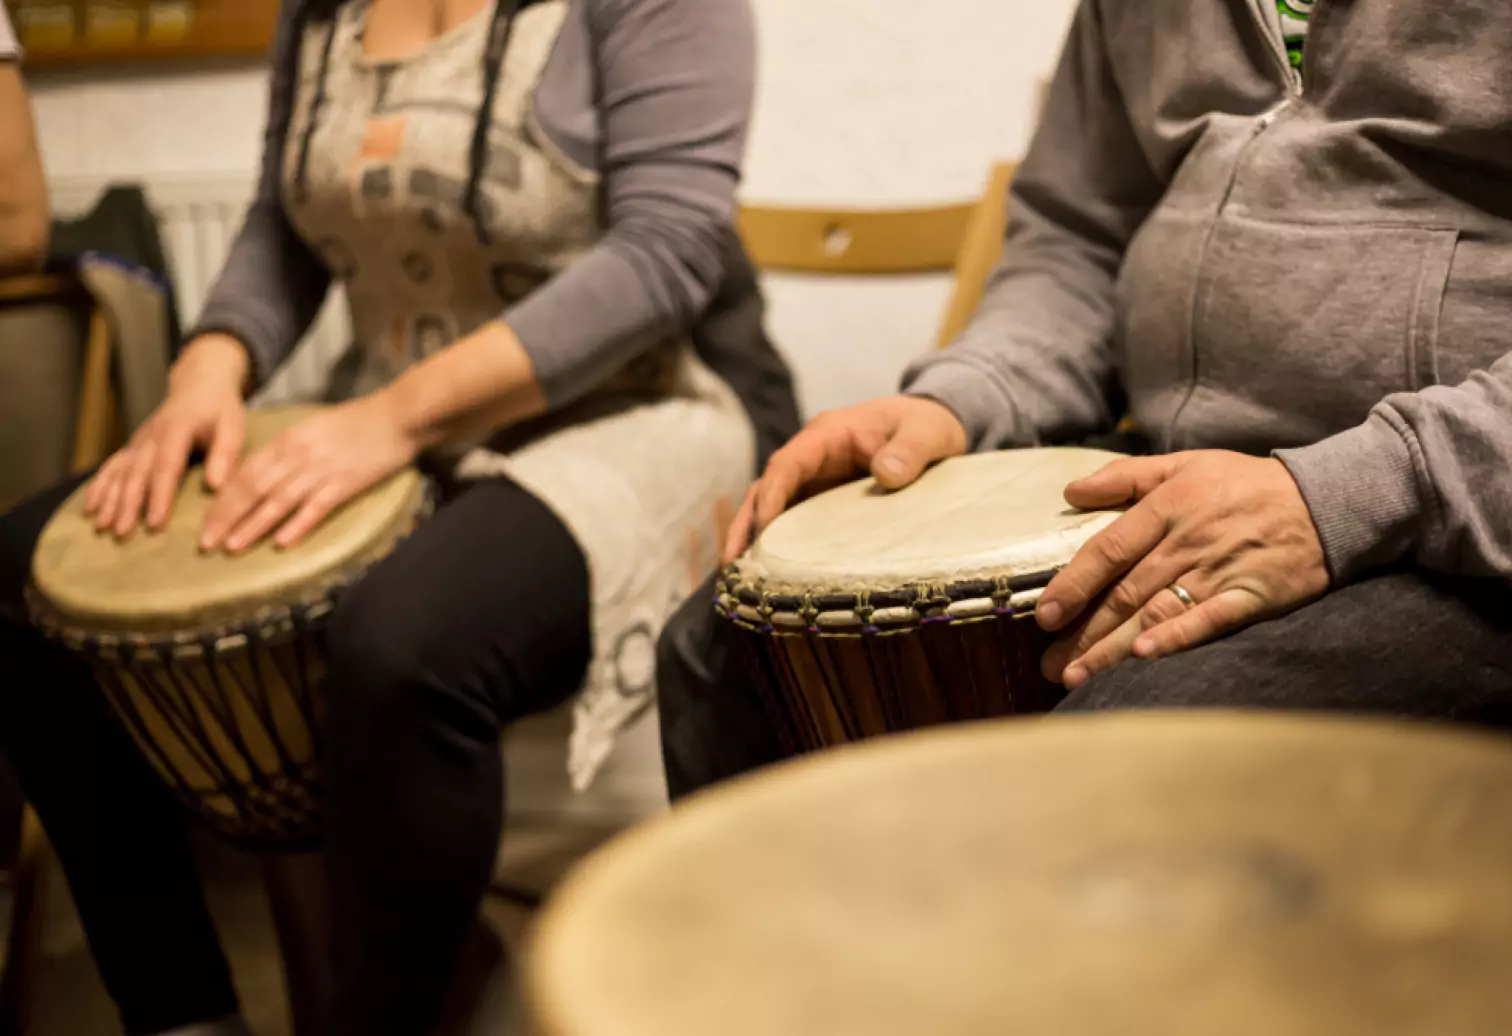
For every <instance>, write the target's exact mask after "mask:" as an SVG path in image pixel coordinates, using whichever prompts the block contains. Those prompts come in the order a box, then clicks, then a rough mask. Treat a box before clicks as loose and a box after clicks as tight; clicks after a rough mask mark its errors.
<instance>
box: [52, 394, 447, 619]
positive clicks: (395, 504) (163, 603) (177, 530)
mask: <svg viewBox="0 0 1512 1036" xmlns="http://www.w3.org/2000/svg"><path fill="white" fill-rule="evenodd" d="M314 412H315V408H310V407H288V408H282V409H279V410H270V411H259V412H254V413H250V414H248V415H247V451H248V452H250V451H251V450H254V449H256V448H258V447H259V446H261V445H263V444H265V443H267V442H269V441H270V440H272V439H273V438H274V437H275V436H277V435H278V434H279V433H280V432H282V431H283V430H284V429H286V428H288V427H290V426H292V425H293V424H295V423H296V422H298V421H299V420H301V419H303V418H305V417H308V416H309V415H310V414H312V413H314ZM86 488H87V487H81V488H80V489H79V490H78V491H77V492H76V493H74V494H73V495H72V496H71V497H69V499H68V500H67V501H66V502H65V503H64V504H63V506H62V507H61V508H59V510H58V512H57V513H56V514H55V515H54V516H53V518H52V520H51V521H50V522H49V523H48V525H47V527H46V529H44V530H43V533H42V537H41V539H40V540H39V541H38V544H37V550H36V554H35V556H34V558H33V562H32V578H33V582H34V584H35V587H36V590H37V592H38V593H39V594H40V596H41V597H42V598H43V600H44V603H45V605H46V607H47V608H48V609H49V610H50V611H52V612H53V613H55V614H54V616H53V618H54V619H56V620H57V621H58V622H59V623H60V624H62V625H65V626H66V627H68V628H69V629H71V630H73V631H74V632H77V633H81V634H91V633H108V634H117V635H130V634H149V633H160V632H190V631H193V630H198V629H203V628H206V627H207V626H213V625H215V624H218V623H224V622H228V621H229V622H236V621H250V620H253V619H255V618H256V617H257V612H258V611H259V610H260V609H265V608H269V607H275V606H288V605H295V604H300V603H307V602H308V601H309V600H310V598H311V597H312V596H313V597H319V596H321V595H323V594H324V593H325V591H326V590H327V589H328V588H329V587H330V586H332V585H339V584H340V583H343V582H346V581H349V580H350V579H351V578H352V577H353V574H354V572H357V571H361V569H362V568H365V567H366V566H367V565H368V564H369V563H371V562H372V561H373V560H375V558H376V557H379V556H382V554H384V553H387V552H388V550H389V549H391V548H392V546H393V544H394V542H395V540H397V539H398V538H399V537H400V536H402V535H404V533H405V532H407V531H408V529H409V528H410V526H411V524H412V523H413V522H414V520H415V517H416V515H417V514H418V513H419V511H420V509H421V507H422V506H423V502H424V499H425V488H424V484H423V481H422V479H421V477H420V476H419V474H418V473H416V472H415V471H413V470H406V471H403V472H400V473H399V474H397V475H394V476H393V477H391V478H389V479H387V480H386V481H384V482H382V483H380V484H379V485H377V486H375V487H374V488H373V489H371V490H369V491H368V492H367V493H366V494H364V495H362V496H360V497H358V498H357V499H356V500H353V501H352V502H351V503H349V504H347V505H346V506H345V507H343V508H341V509H340V510H339V511H337V512H336V513H335V514H334V515H332V516H331V517H330V518H328V519H327V520H326V521H325V522H324V523H323V524H322V525H321V526H320V527H319V528H317V529H316V530H315V531H314V532H313V533H312V534H310V535H309V536H308V537H306V538H305V540H304V541H303V542H301V543H300V544H299V545H298V546H296V547H294V548H292V549H290V550H278V549H276V548H275V547H274V546H273V544H272V542H271V540H264V541H263V542H262V543H259V544H258V545H257V546H255V547H253V548H252V549H251V550H249V551H247V552H246V553H244V554H241V555H239V556H236V557H231V556H228V555H226V554H223V553H215V554H202V553H201V552H200V550H199V548H198V541H199V533H200V527H201V526H202V524H203V523H204V518H205V513H206V512H207V511H208V510H209V508H210V504H211V502H212V500H213V499H214V498H213V496H212V495H211V494H210V492H209V491H208V490H207V489H206V487H205V484H204V472H203V469H199V468H196V469H195V470H193V471H191V472H190V473H189V475H188V477H187V478H186V479H185V480H184V485H183V487H182V488H181V489H180V491H179V494H178V499H177V500H176V502H175V503H174V507H173V516H172V518H170V519H169V522H168V525H167V527H166V528H165V529H164V530H163V531H162V532H160V533H151V534H149V533H146V532H143V531H141V530H138V531H137V532H136V533H135V534H134V535H133V536H132V537H131V538H130V539H129V540H127V541H126V542H124V543H121V542H118V541H117V540H116V539H115V538H114V537H112V536H109V535H98V534H96V533H95V531H94V526H93V524H92V523H91V522H90V520H89V519H88V518H86V517H85V515H84V496H85V492H86Z"/></svg>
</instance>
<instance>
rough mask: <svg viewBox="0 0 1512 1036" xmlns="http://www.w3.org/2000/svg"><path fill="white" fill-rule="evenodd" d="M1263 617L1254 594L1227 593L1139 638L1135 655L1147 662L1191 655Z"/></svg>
mask: <svg viewBox="0 0 1512 1036" xmlns="http://www.w3.org/2000/svg"><path fill="white" fill-rule="evenodd" d="M1183 589H1185V587H1184V586H1183ZM1261 617H1262V615H1261V610H1260V600H1259V598H1257V597H1255V595H1254V594H1252V593H1250V592H1249V591H1247V590H1240V589H1229V590H1224V591H1221V592H1220V593H1218V594H1216V595H1214V596H1213V598H1212V599H1211V600H1207V601H1203V602H1201V603H1200V604H1198V605H1197V607H1195V608H1190V609H1183V610H1182V611H1181V613H1180V614H1179V615H1175V616H1173V617H1172V618H1171V619H1170V620H1168V621H1166V622H1163V623H1160V624H1159V625H1156V626H1154V627H1153V628H1152V629H1149V630H1146V631H1145V632H1144V633H1142V634H1140V636H1139V637H1138V638H1137V639H1136V640H1135V641H1134V645H1133V650H1134V654H1135V655H1136V656H1137V657H1139V658H1147V659H1148V658H1164V657H1166V656H1167V655H1174V654H1177V653H1178V652H1181V651H1189V650H1191V649H1192V648H1194V647H1200V646H1201V645H1203V644H1206V643H1208V642H1209V641H1212V640H1216V639H1218V638H1219V637H1222V636H1225V635H1227V634H1229V633H1233V632H1235V631H1236V630H1240V629H1243V628H1244V627H1245V626H1248V625H1250V624H1252V623H1254V622H1256V621H1258V620H1259V619H1260V618H1261Z"/></svg>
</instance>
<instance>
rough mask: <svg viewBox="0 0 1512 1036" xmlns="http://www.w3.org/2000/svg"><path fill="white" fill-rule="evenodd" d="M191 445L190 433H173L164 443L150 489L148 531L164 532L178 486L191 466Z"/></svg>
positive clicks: (149, 485)
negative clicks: (160, 530)
mask: <svg viewBox="0 0 1512 1036" xmlns="http://www.w3.org/2000/svg"><path fill="white" fill-rule="evenodd" d="M190 446H191V441H190V438H189V434H188V433H187V432H171V433H168V434H166V435H164V436H163V438H162V440H161V444H160V447H159V450H158V453H159V456H158V460H157V463H156V464H154V465H153V468H152V473H151V478H150V481H149V484H148V488H147V527H148V528H149V529H153V530H157V529H161V528H162V527H163V526H164V525H166V524H167V522H168V515H169V514H170V513H171V512H172V510H173V501H174V498H175V497H176V496H178V488H179V483H180V482H182V481H183V479H184V468H185V467H186V466H187V465H188V463H189V449H190Z"/></svg>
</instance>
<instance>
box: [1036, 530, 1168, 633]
mask: <svg viewBox="0 0 1512 1036" xmlns="http://www.w3.org/2000/svg"><path fill="white" fill-rule="evenodd" d="M1167 531H1169V526H1168V524H1167V522H1166V520H1165V518H1163V517H1161V515H1160V514H1159V513H1157V511H1156V509H1155V508H1154V507H1152V506H1150V504H1149V502H1148V501H1146V502H1144V503H1141V504H1139V505H1138V506H1136V507H1134V508H1133V509H1132V510H1130V511H1129V512H1128V513H1126V514H1123V515H1120V516H1119V518H1118V519H1117V520H1116V521H1114V522H1113V524H1111V525H1109V526H1108V527H1107V528H1105V529H1103V530H1102V531H1101V532H1099V533H1098V534H1097V535H1096V536H1093V537H1092V538H1091V539H1090V540H1088V541H1087V542H1086V543H1084V544H1082V546H1081V549H1080V550H1078V551H1077V552H1076V555H1075V556H1074V557H1073V558H1072V559H1071V560H1070V562H1069V563H1068V564H1067V565H1066V567H1065V568H1063V569H1061V570H1060V572H1058V573H1057V574H1056V576H1055V578H1054V579H1052V580H1050V585H1049V586H1047V587H1045V591H1044V593H1043V594H1041V595H1040V600H1039V605H1038V607H1037V608H1036V609H1035V615H1036V618H1037V619H1038V620H1039V624H1040V626H1041V627H1043V628H1044V629H1047V630H1052V631H1054V630H1059V629H1062V628H1064V627H1065V626H1066V625H1068V624H1069V623H1071V622H1072V621H1074V620H1075V619H1076V617H1077V616H1079V615H1080V614H1081V613H1082V611H1083V610H1084V609H1085V608H1086V607H1087V604H1088V603H1089V602H1090V601H1091V600H1092V599H1093V598H1095V597H1096V596H1097V595H1098V594H1101V593H1102V592H1103V591H1104V590H1105V589H1107V588H1108V587H1109V586H1110V585H1111V584H1112V582H1113V580H1115V579H1117V578H1118V577H1119V576H1121V575H1123V574H1124V573H1125V572H1127V571H1128V570H1129V569H1131V568H1133V567H1134V566H1135V565H1136V564H1138V563H1139V562H1140V560H1141V559H1143V558H1144V557H1145V556H1146V555H1147V554H1149V553H1150V552H1151V551H1152V550H1154V549H1155V547H1156V546H1157V545H1158V544H1159V543H1160V541H1161V540H1162V539H1164V538H1165V535H1166V533H1167Z"/></svg>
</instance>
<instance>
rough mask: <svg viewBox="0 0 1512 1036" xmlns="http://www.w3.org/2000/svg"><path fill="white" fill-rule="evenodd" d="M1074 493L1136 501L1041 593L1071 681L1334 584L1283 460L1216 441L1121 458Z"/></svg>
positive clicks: (1071, 494)
mask: <svg viewBox="0 0 1512 1036" xmlns="http://www.w3.org/2000/svg"><path fill="white" fill-rule="evenodd" d="M1066 502H1067V503H1069V504H1071V505H1072V506H1073V507H1080V508H1087V509H1093V508H1116V507H1123V506H1125V505H1129V504H1132V505H1133V506H1132V507H1130V508H1129V510H1128V511H1127V513H1125V514H1124V515H1122V516H1121V517H1120V518H1119V519H1118V520H1117V521H1115V522H1114V523H1113V524H1112V525H1109V526H1108V527H1107V528H1106V529H1104V530H1103V531H1102V532H1100V533H1098V534H1097V535H1096V536H1094V537H1093V538H1092V539H1090V540H1088V541H1087V543H1086V544H1085V545H1083V546H1082V548H1081V550H1079V551H1077V553H1076V556H1075V557H1074V558H1073V559H1072V560H1071V563H1070V564H1068V565H1067V566H1066V567H1065V568H1064V569H1062V570H1061V572H1060V573H1059V574H1058V575H1057V576H1056V577H1055V579H1053V580H1052V581H1051V583H1050V585H1049V586H1048V587H1046V588H1045V592H1044V594H1043V595H1042V596H1041V597H1040V601H1039V607H1038V617H1039V623H1040V625H1041V626H1043V627H1044V628H1045V629H1048V630H1057V631H1059V630H1066V631H1067V632H1066V633H1065V634H1064V635H1063V636H1062V637H1061V639H1060V640H1059V641H1057V643H1056V644H1055V645H1054V646H1053V647H1051V649H1050V650H1049V651H1048V652H1047V653H1046V655H1045V662H1044V671H1045V675H1046V676H1048V677H1050V678H1051V679H1054V680H1062V681H1063V682H1064V683H1065V685H1066V686H1067V687H1068V688H1071V689H1075V688H1076V687H1078V686H1080V685H1081V684H1082V683H1083V682H1085V681H1086V680H1087V679H1088V677H1090V676H1091V675H1092V674H1093V673H1096V672H1099V671H1101V670H1104V669H1108V668H1110V667H1111V666H1113V665H1116V664H1117V663H1118V662H1120V661H1122V660H1123V659H1125V658H1127V657H1129V655H1130V654H1134V655H1136V656H1138V657H1140V658H1160V657H1162V656H1164V655H1171V654H1175V653H1176V652H1178V651H1184V650H1187V649H1189V648H1193V647H1196V646H1198V645H1199V644H1204V643H1206V642H1207V641H1210V640H1213V639H1215V638H1217V637H1221V636H1223V635H1224V634H1227V633H1232V632H1234V631H1235V630H1238V629H1240V628H1242V627H1244V626H1248V625H1251V624H1253V623H1256V622H1259V621H1261V620H1263V619H1269V618H1274V617H1276V616H1278V615H1282V614H1285V613H1286V612H1289V611H1292V610H1294V609H1296V608H1298V607H1300V606H1302V605H1303V604H1306V603H1308V602H1309V601H1312V600H1314V599H1316V598H1318V597H1320V596H1322V595H1323V594H1324V593H1325V592H1326V591H1327V590H1328V584H1329V576H1328V568H1327V566H1326V564H1325V562H1324V557H1323V547H1322V544H1321V543H1320V542H1319V540H1318V533H1317V530H1316V529H1315V528H1314V527H1313V522H1312V515H1311V513H1310V512H1309V511H1308V509H1307V504H1306V503H1305V502H1304V501H1303V499H1302V494H1301V492H1300V491H1298V489H1297V485H1296V483H1295V482H1293V481H1292V477H1291V474H1290V473H1289V472H1288V471H1287V470H1286V467H1285V465H1283V464H1282V463H1281V462H1280V461H1278V460H1262V459H1257V458H1255V457H1247V456H1244V455H1242V454H1238V453H1225V452H1219V451H1204V452H1193V453H1177V454H1172V455H1171V456H1167V457H1148V458H1135V459H1129V460H1119V461H1114V462H1113V463H1112V464H1109V465H1108V466H1107V467H1105V468H1103V469H1102V470H1101V471H1099V472H1097V473H1096V474H1094V475H1091V476H1089V477H1088V478H1084V479H1081V480H1080V481H1077V482H1073V483H1072V484H1071V485H1069V486H1067V487H1066ZM1173 585H1176V586H1180V587H1181V589H1182V590H1184V591H1185V592H1186V594H1187V595H1188V596H1189V597H1190V599H1191V602H1190V604H1189V603H1188V602H1186V601H1183V600H1182V599H1181V597H1180V596H1179V595H1178V594H1177V593H1176V592H1175V591H1173V590H1172V589H1171V587H1172V586H1173Z"/></svg>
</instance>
